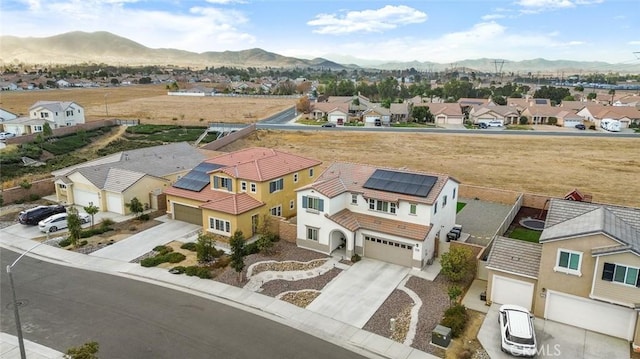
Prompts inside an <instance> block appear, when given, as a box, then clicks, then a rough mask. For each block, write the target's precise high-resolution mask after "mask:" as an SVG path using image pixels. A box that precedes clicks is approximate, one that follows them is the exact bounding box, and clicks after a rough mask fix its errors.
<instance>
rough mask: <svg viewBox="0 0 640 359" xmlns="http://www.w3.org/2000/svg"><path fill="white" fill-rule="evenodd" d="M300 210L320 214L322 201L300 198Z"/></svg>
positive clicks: (316, 198)
mask: <svg viewBox="0 0 640 359" xmlns="http://www.w3.org/2000/svg"><path fill="white" fill-rule="evenodd" d="M302 208H306V209H307V210H308V211H309V210H310V211H317V212H322V211H324V200H323V199H322V198H318V197H308V196H302ZM308 211H307V212H308Z"/></svg>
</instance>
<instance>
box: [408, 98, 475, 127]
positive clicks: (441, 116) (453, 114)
mask: <svg viewBox="0 0 640 359" xmlns="http://www.w3.org/2000/svg"><path fill="white" fill-rule="evenodd" d="M420 106H424V107H427V108H428V109H429V111H430V112H431V113H432V114H433V117H434V122H435V123H436V124H439V125H462V124H463V123H464V113H462V110H461V109H460V106H459V105H458V104H457V103H430V102H423V103H418V104H414V105H413V107H414V108H415V107H420Z"/></svg>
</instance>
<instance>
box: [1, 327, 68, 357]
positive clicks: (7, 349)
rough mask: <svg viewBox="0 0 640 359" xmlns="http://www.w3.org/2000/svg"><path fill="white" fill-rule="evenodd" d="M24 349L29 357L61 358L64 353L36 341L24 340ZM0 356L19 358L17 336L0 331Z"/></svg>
mask: <svg viewBox="0 0 640 359" xmlns="http://www.w3.org/2000/svg"><path fill="white" fill-rule="evenodd" d="M24 351H25V354H26V356H27V358H29V359H62V358H64V354H62V353H60V352H59V351H57V350H53V349H51V348H47V347H45V346H43V345H40V344H38V343H34V342H32V341H29V340H26V339H25V340H24ZM0 358H2V359H19V358H20V346H19V345H18V337H16V336H13V335H9V334H6V333H0Z"/></svg>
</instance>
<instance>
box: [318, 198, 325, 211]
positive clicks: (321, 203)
mask: <svg viewBox="0 0 640 359" xmlns="http://www.w3.org/2000/svg"><path fill="white" fill-rule="evenodd" d="M318 211H320V212H324V199H322V198H319V199H318Z"/></svg>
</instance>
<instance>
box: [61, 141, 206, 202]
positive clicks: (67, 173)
mask: <svg viewBox="0 0 640 359" xmlns="http://www.w3.org/2000/svg"><path fill="white" fill-rule="evenodd" d="M205 158H206V157H205V155H204V154H203V153H202V152H201V151H200V150H198V149H196V148H194V147H193V146H191V145H189V144H188V143H186V142H177V143H172V144H168V145H161V146H153V147H146V148H141V149H137V150H131V151H122V152H117V153H114V154H112V155H108V156H105V157H102V158H99V159H96V160H93V161H88V162H84V163H81V164H78V165H75V166H71V167H66V168H63V169H60V170H56V171H54V172H52V174H53V176H54V177H55V185H56V198H57V200H58V202H62V203H67V204H76V205H80V206H88V205H91V204H93V205H94V206H97V207H98V208H99V209H100V210H101V211H107V212H114V213H120V214H127V213H130V210H129V208H127V206H126V204H127V203H129V202H131V200H132V199H133V198H134V197H136V198H137V199H138V200H139V201H140V202H141V203H143V204H144V205H145V206H146V207H148V208H153V209H159V208H164V200H161V203H158V202H159V195H161V194H162V191H163V190H164V188H165V187H167V186H169V185H171V183H173V182H175V181H176V180H177V179H178V178H179V177H180V176H184V175H185V174H186V173H187V172H189V171H190V170H191V169H192V168H193V167H195V166H196V165H197V164H198V163H200V161H202V160H204V159H205Z"/></svg>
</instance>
